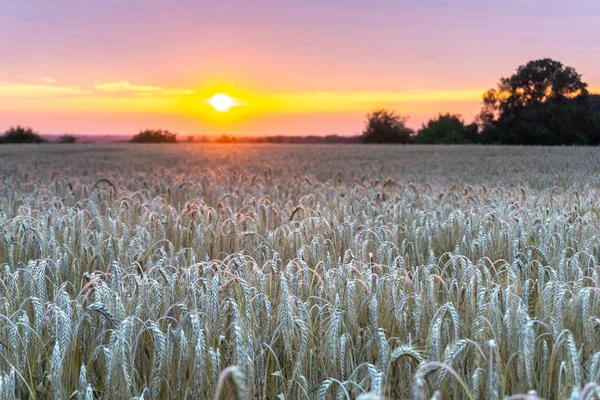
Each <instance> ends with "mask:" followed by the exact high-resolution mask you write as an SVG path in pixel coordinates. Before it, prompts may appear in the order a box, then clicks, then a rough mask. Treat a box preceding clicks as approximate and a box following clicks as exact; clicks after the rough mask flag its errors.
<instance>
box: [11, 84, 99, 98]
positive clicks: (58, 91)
mask: <svg viewBox="0 0 600 400" xmlns="http://www.w3.org/2000/svg"><path fill="white" fill-rule="evenodd" d="M86 93H89V91H88V90H85V89H82V88H80V87H78V86H56V85H52V86H49V85H38V84H30V83H10V82H2V81H0V97H46V96H48V97H51V96H57V95H81V94H86Z"/></svg>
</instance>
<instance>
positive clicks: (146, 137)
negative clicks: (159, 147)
mask: <svg viewBox="0 0 600 400" xmlns="http://www.w3.org/2000/svg"><path fill="white" fill-rule="evenodd" d="M129 142H130V143H176V142H177V134H176V133H171V132H169V131H167V130H163V129H145V130H143V131H140V133H138V134H137V135H135V136H134V137H133V138H131V140H130V141H129Z"/></svg>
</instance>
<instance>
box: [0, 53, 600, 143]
mask: <svg viewBox="0 0 600 400" xmlns="http://www.w3.org/2000/svg"><path fill="white" fill-rule="evenodd" d="M407 121H408V117H406V116H402V115H399V114H396V112H395V111H393V110H386V109H384V108H380V109H376V110H374V111H372V112H371V113H368V114H367V115H366V123H365V129H364V130H363V132H362V134H360V135H359V136H357V137H356V136H355V137H350V138H345V137H342V136H337V135H331V136H328V137H325V138H324V139H323V140H320V139H319V140H317V139H314V137H313V136H308V137H296V139H294V140H290V139H289V138H286V137H284V136H272V137H265V138H252V139H244V140H242V139H238V138H236V137H232V136H227V135H223V136H221V137H219V138H217V139H216V140H215V142H216V143H238V142H241V141H245V142H246V141H247V142H252V143H260V142H264V143H353V142H362V143H401V144H406V143H419V144H469V143H480V144H518V145H599V144H600V94H590V93H589V91H588V85H587V83H585V82H583V81H582V79H581V75H580V74H578V73H577V71H575V69H574V68H572V67H567V66H565V65H563V64H562V63H560V62H558V61H555V60H552V59H549V58H545V59H540V60H534V61H530V62H528V63H527V64H525V65H522V66H520V67H518V68H517V70H516V72H515V73H514V74H512V75H511V76H510V77H508V78H505V77H502V78H500V81H499V82H498V84H497V86H496V88H491V89H489V90H487V91H486V92H485V93H484V95H483V101H482V107H481V111H480V113H479V115H477V117H476V118H475V121H474V122H473V123H471V124H466V123H465V121H464V120H463V119H462V116H461V115H459V114H451V113H446V114H439V115H438V116H437V117H435V118H433V119H431V120H429V121H428V122H427V123H426V124H423V125H422V127H421V129H419V130H417V131H414V130H413V129H411V128H409V127H408V126H407ZM76 140H77V138H76V137H75V136H72V135H63V136H61V137H59V138H58V140H57V141H58V142H60V143H75V142H76ZM187 141H188V142H194V141H208V140H207V139H206V138H203V139H201V140H196V139H195V138H193V137H189V138H188V140H187ZM44 142H46V140H45V139H44V138H42V137H41V136H40V135H39V134H38V133H36V132H34V131H33V130H32V129H31V128H26V127H22V126H16V127H13V128H10V129H9V130H8V131H7V132H6V133H5V134H4V136H0V143H44ZM130 142H131V143H176V142H177V134H176V133H172V132H169V131H167V130H163V129H145V130H142V131H140V132H139V133H138V134H136V135H135V136H134V137H133V138H132V139H131V140H130Z"/></svg>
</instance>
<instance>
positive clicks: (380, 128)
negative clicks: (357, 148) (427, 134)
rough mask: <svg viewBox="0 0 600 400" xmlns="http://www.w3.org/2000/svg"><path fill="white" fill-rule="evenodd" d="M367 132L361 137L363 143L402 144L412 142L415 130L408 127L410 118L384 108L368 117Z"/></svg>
mask: <svg viewBox="0 0 600 400" xmlns="http://www.w3.org/2000/svg"><path fill="white" fill-rule="evenodd" d="M366 119H367V120H366V122H365V130H364V131H363V132H362V135H361V136H360V140H361V142H363V143H401V144H406V143H408V142H409V141H410V140H411V136H412V134H413V130H412V129H410V128H409V127H407V126H406V121H408V117H402V116H400V115H396V113H395V111H388V110H385V109H383V108H379V109H376V110H374V111H373V112H371V113H368V114H367V115H366Z"/></svg>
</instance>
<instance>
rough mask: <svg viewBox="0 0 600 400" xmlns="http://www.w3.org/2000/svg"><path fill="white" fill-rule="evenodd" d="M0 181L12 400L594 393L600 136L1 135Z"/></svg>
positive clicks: (0, 265)
mask: <svg viewBox="0 0 600 400" xmlns="http://www.w3.org/2000/svg"><path fill="white" fill-rule="evenodd" d="M0 194H1V196H2V197H1V200H0V321H2V322H0V398H14V397H16V398H27V397H30V398H36V399H45V398H57V399H58V398H62V399H67V398H70V397H71V396H74V397H77V398H81V399H92V398H104V399H112V398H130V397H133V396H138V397H139V398H148V399H150V398H152V399H158V398H185V397H187V398H195V399H211V398H219V396H222V397H223V398H231V397H233V396H237V398H239V399H246V398H259V399H276V398H278V396H279V398H282V399H283V398H285V399H313V398H318V399H345V398H351V399H354V398H357V397H359V396H363V397H362V399H365V400H366V399H384V398H385V399H388V398H390V399H398V398H416V399H429V398H431V397H432V396H434V392H435V391H439V392H440V393H441V396H442V398H471V399H500V398H503V397H504V396H508V395H513V394H527V393H528V392H530V391H531V390H535V392H536V393H537V395H538V396H540V397H543V398H569V397H570V396H571V395H577V396H579V397H574V398H599V393H600V388H599V387H597V386H596V384H598V383H599V382H600V381H599V379H600V343H599V340H598V338H599V337H600V336H599V334H600V283H599V280H600V266H599V265H600V264H599V258H600V150H598V149H597V148H573V147H555V148H538V147H491V146H490V147H478V146H427V147H421V146H363V145H318V146H314V145H313V146H310V145H246V144H240V145H217V144H194V145H185V144H178V145H165V146H160V145H131V144H118V145H117V144H114V145H109V144H106V145H104V144H102V145H21V146H9V145H4V146H0ZM576 390H578V391H579V392H575V391H576ZM531 398H535V397H533V396H532V397H531Z"/></svg>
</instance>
